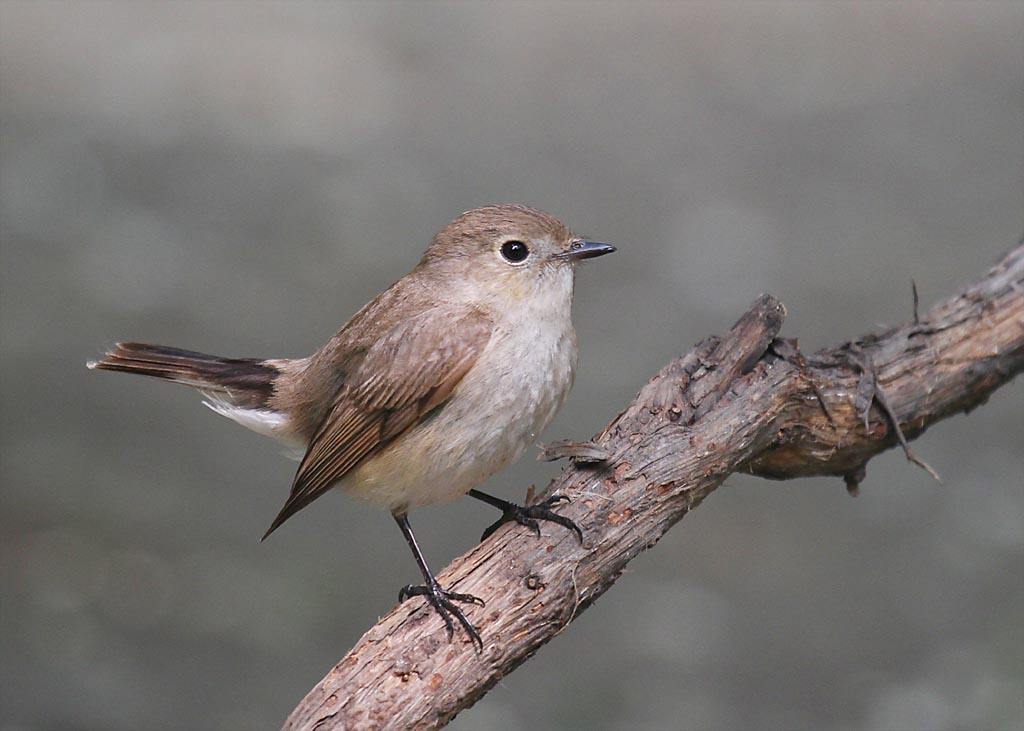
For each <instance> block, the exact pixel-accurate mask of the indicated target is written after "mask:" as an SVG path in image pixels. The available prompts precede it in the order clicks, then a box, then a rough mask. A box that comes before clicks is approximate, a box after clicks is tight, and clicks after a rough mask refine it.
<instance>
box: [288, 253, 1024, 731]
mask: <svg viewBox="0 0 1024 731" xmlns="http://www.w3.org/2000/svg"><path fill="white" fill-rule="evenodd" d="M915 310H916V307H915ZM784 316H785V309H784V308H783V306H782V305H781V304H780V303H779V302H777V301H776V300H775V299H774V298H772V297H770V296H767V295H763V296H761V297H760V298H759V299H758V300H757V301H755V303H754V304H753V306H752V307H751V309H750V310H749V311H748V312H747V313H746V314H745V315H743V317H742V318H741V319H740V320H739V322H737V324H736V325H735V326H734V327H733V329H732V330H731V331H730V332H729V334H728V335H727V336H725V337H724V338H722V339H718V338H709V339H707V340H705V341H703V342H701V343H700V344H698V345H697V346H696V347H695V348H694V349H693V350H692V351H690V352H689V353H688V354H686V355H684V356H682V357H680V358H678V359H676V360H674V361H672V362H670V363H669V364H667V365H666V366H665V367H664V368H662V369H661V371H660V372H659V373H658V374H657V375H655V376H654V378H652V379H651V381H650V382H648V383H647V385H645V386H644V387H643V389H641V391H640V393H639V394H637V396H636V398H635V399H634V400H633V402H632V403H630V404H629V405H628V406H627V407H626V409H625V410H624V411H623V412H622V413H621V414H619V415H618V416H617V417H615V418H614V419H613V420H612V421H611V423H610V424H609V425H608V426H607V427H605V428H604V429H603V430H602V431H601V432H600V433H599V434H598V435H597V436H596V437H595V438H594V439H593V440H592V441H591V442H587V443H585V444H582V445H574V444H572V443H563V444H561V445H559V447H558V448H557V449H556V450H555V451H554V453H555V454H556V455H557V454H561V455H576V456H578V457H579V459H576V460H575V461H574V462H573V464H572V465H571V466H569V467H568V468H566V469H565V470H564V471H563V472H562V473H561V474H560V475H559V476H558V477H557V478H556V479H555V480H554V481H553V482H552V483H551V485H550V486H549V487H548V489H547V490H546V491H545V493H544V494H543V495H541V496H540V497H541V498H543V497H544V496H546V495H549V494H553V493H559V494H563V495H566V496H569V497H570V498H571V499H572V502H571V503H570V504H567V505H565V506H563V507H561V508H559V512H561V513H562V514H563V515H566V516H567V517H569V518H571V519H573V520H574V521H576V522H577V523H578V524H579V525H580V526H581V527H582V528H583V530H584V534H585V536H586V540H585V543H584V544H583V545H580V544H579V543H578V542H577V540H576V538H575V536H574V535H573V534H572V533H571V532H570V531H567V530H565V529H563V528H561V527H559V526H553V525H545V526H544V527H543V535H542V538H540V539H538V538H537V537H536V536H535V535H534V534H533V533H532V532H530V531H529V530H527V529H525V528H523V527H521V526H515V525H510V526H505V527H502V528H501V529H499V530H498V531H497V532H496V533H495V534H494V535H493V536H491V537H490V538H489V539H488V540H486V541H484V542H483V543H481V544H480V545H478V546H476V547H474V548H472V549H471V550H470V551H469V552H467V553H466V554H465V555H464V556H462V557H460V558H458V559H456V560H455V561H454V562H453V563H452V564H451V565H450V566H448V568H446V569H445V570H444V572H443V573H442V574H441V576H440V579H441V582H442V584H443V585H445V586H447V587H452V588H454V589H455V590H456V591H460V592H466V593H470V594H475V595H476V596H479V597H481V598H482V599H484V600H485V602H486V607H485V608H476V607H468V609H467V612H468V614H469V616H470V618H471V620H472V621H473V623H474V624H475V625H476V627H477V629H478V630H479V631H480V634H481V635H482V636H483V638H484V647H483V651H482V652H480V653H477V652H476V651H475V649H474V646H473V645H472V644H471V643H469V642H468V641H467V640H466V639H465V637H464V636H460V635H456V637H455V640H454V641H452V642H449V641H448V639H447V636H446V635H445V632H444V627H443V625H442V623H441V620H440V619H439V618H438V617H437V616H436V615H435V613H434V612H433V611H432V610H431V609H430V608H429V607H427V606H426V604H425V602H423V601H421V600H414V601H409V602H406V603H405V604H402V605H399V606H397V607H395V608H394V609H393V610H392V611H391V612H390V613H389V614H388V615H387V616H385V617H384V618H382V619H381V620H380V621H379V622H378V623H377V625H376V626H374V627H373V628H371V629H370V630H369V631H368V632H367V633H366V634H365V635H364V636H363V637H362V639H360V641H359V642H358V644H357V645H356V646H355V647H354V648H353V649H352V650H351V651H350V652H349V653H348V654H347V655H346V656H345V657H344V658H343V659H342V660H341V661H340V662H339V663H338V664H337V665H336V666H335V667H334V668H333V669H332V670H331V671H330V672H329V673H328V674H327V676H326V677H325V678H324V679H323V680H322V681H321V682H320V683H319V684H318V685H317V686H316V687H315V688H313V690H311V691H310V692H309V694H308V695H307V696H306V698H305V699H304V700H303V701H302V703H301V704H300V705H299V706H298V707H297V708H296V709H295V711H294V712H293V713H292V715H291V716H290V717H289V719H288V721H287V722H286V724H285V727H284V728H285V729H286V730H287V731H299V730H300V729H301V730H303V731H312V730H313V729H316V730H318V731H329V730H330V731H334V730H336V729H378V728H409V729H433V728H439V727H441V726H443V725H444V724H445V723H447V722H448V721H449V720H451V719H452V718H453V717H454V716H455V715H456V714H457V713H458V712H459V711H461V710H463V709H465V708H468V707H469V706H471V705H472V704H473V703H474V702H475V701H476V700H477V699H478V698H480V697H481V696H482V695H483V694H484V693H486V692H487V691H488V690H489V689H490V688H491V687H492V686H494V684H495V683H497V682H498V681H499V680H500V679H501V678H502V677H503V676H505V675H506V674H508V673H509V672H511V671H512V670H514V669H515V668H516V667H517V666H519V665H520V664H522V663H523V662H524V661H525V660H527V659H528V658H529V657H530V656H532V655H533V654H534V653H535V652H536V651H537V650H538V649H539V648H540V647H541V646H542V645H543V644H545V643H546V642H548V641H550V640H551V639H552V638H553V637H555V636H556V635H557V634H559V633H560V632H561V631H562V630H564V629H565V628H566V627H567V626H568V625H569V623H571V622H572V621H573V619H574V618H575V617H577V616H579V614H580V613H581V612H582V611H583V610H585V609H586V608H587V607H588V606H589V605H590V604H591V603H593V601H594V600H595V599H597V597H599V596H601V594H603V593H604V592H605V591H606V590H607V589H608V588H609V587H611V585H612V584H613V583H614V582H615V580H616V579H617V578H618V576H619V575H620V573H621V572H622V570H623V568H624V567H625V566H626V564H627V563H629V561H630V560H632V559H633V558H634V557H635V556H636V555H637V554H639V553H640V552H641V551H643V550H645V549H647V548H650V547H651V546H653V545H654V544H655V543H657V541H658V539H659V538H661V536H662V535H663V534H664V533H665V531H667V530H668V529H669V528H670V527H671V526H672V525H674V524H675V523H676V522H678V521H679V520H680V519H681V518H682V517H683V516H684V515H686V513H687V512H689V511H690V510H691V509H693V508H694V507H696V506H697V505H699V504H700V502H701V501H702V500H704V498H705V497H707V495H708V494H709V493H710V492H711V491H712V490H714V489H715V488H716V487H718V486H719V485H720V484H722V482H723V481H724V480H725V479H726V478H727V477H728V476H729V475H730V474H731V473H733V472H735V471H744V472H749V473H752V474H756V475H761V476H763V477H768V478H772V479H789V478H793V477H803V476H809V475H837V476H842V477H843V478H844V479H845V480H846V483H847V487H848V488H849V489H850V490H851V491H855V490H856V486H857V484H858V483H859V482H860V481H861V480H862V479H863V477H864V467H865V465H866V463H867V461H868V460H869V459H871V457H873V456H874V455H876V454H878V453H879V452H881V451H883V450H885V449H889V448H891V447H893V446H896V445H902V447H903V448H904V450H905V451H906V453H907V456H908V458H910V459H911V460H913V461H915V462H917V463H918V464H919V465H921V466H922V467H925V468H926V469H929V471H930V468H928V467H927V465H925V464H924V463H923V462H921V461H920V460H918V459H917V458H916V457H915V456H914V455H913V454H912V453H911V452H910V449H909V446H908V445H907V441H906V440H909V439H913V438H914V437H916V436H918V435H919V434H921V433H922V432H924V431H925V430H926V429H927V428H928V427H929V426H931V425H932V424H934V423H936V422H937V421H939V420H941V419H943V418H946V417H948V416H951V415H953V414H955V413H958V412H961V411H964V412H967V411H970V410H971V409H973V408H974V407H976V406H978V405H980V404H982V403H984V402H985V400H986V399H987V398H988V396H989V394H991V393H992V391H994V390H995V389H996V388H998V387H999V386H1001V385H1003V384H1004V383H1007V382H1008V381H1009V380H1011V379H1012V378H1013V377H1014V376H1015V375H1016V374H1017V373H1018V372H1020V371H1021V370H1022V369H1024V244H1022V245H1019V246H1017V247H1016V248H1015V249H1014V250H1013V251H1011V252H1010V253H1008V254H1007V255H1006V256H1005V257H1004V258H1003V259H1002V261H1000V262H999V264H997V265H996V266H995V267H994V268H993V269H991V270H990V271H989V272H988V273H987V274H986V275H985V276H984V277H983V278H981V279H980V280H978V281H977V282H976V283H974V284H972V285H970V286H968V287H966V288H964V289H963V290H962V291H961V292H960V293H958V294H956V295H954V296H952V297H950V298H949V299H946V300H944V301H943V302H940V303H939V304H937V305H936V306H935V307H933V308H932V309H931V310H929V311H928V312H927V313H925V314H924V316H922V317H920V318H917V317H916V316H915V321H913V322H909V323H906V324H904V325H901V326H899V327H895V328H891V329H885V330H880V331H877V332H872V333H870V334H868V335H865V336H862V337H860V338H858V339H856V340H853V341H848V342H845V343H842V344H840V345H838V346H836V347H833V348H827V349H825V350H823V351H820V352H818V353H816V354H814V355H813V356H809V357H807V358H806V359H805V358H804V357H803V356H802V355H801V354H800V351H799V349H798V348H797V346H796V342H795V341H791V340H780V339H778V338H777V337H776V336H777V334H778V332H779V329H780V328H781V326H782V321H783V319H784ZM602 457H604V459H602Z"/></svg>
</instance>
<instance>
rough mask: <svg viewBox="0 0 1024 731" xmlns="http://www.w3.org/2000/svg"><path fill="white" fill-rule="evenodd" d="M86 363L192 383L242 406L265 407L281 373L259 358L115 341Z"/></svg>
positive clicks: (216, 397)
mask: <svg viewBox="0 0 1024 731" xmlns="http://www.w3.org/2000/svg"><path fill="white" fill-rule="evenodd" d="M87 365H88V366H89V368H96V369H99V370H104V371H121V372H122V373H137V374H139V375H142V376H151V377H153V378H159V379H161V380H164V381H171V382H172V383H180V384H182V385H185V386H191V387H192V388H195V389H198V390H200V391H202V392H203V393H206V394H209V395H211V396H213V397H214V398H215V399H216V400H217V401H220V402H222V403H225V404H230V405H232V406H237V407H241V408H243V409H261V408H265V407H266V406H267V403H268V401H269V400H270V397H271V396H272V395H273V392H274V380H275V379H276V378H277V376H278V375H279V374H280V371H279V370H278V369H277V367H276V366H274V365H272V364H271V363H270V362H268V361H265V360H259V359H258V358H221V357H218V356H215V355H206V354H205V353H196V352H194V351H191V350H181V349H180V348H170V347H167V346H166V345H149V344H147V343H118V344H117V345H115V346H114V347H113V348H112V349H111V350H110V351H109V352H108V353H107V354H106V355H104V356H103V357H102V358H100V359H99V360H96V361H90V362H89V363H88V364H87Z"/></svg>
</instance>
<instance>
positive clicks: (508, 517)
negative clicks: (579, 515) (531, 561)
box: [480, 495, 583, 545]
mask: <svg viewBox="0 0 1024 731" xmlns="http://www.w3.org/2000/svg"><path fill="white" fill-rule="evenodd" d="M488 497H490V496H488ZM492 500H494V501H495V502H492V503H491V504H492V505H494V506H495V507H496V508H499V509H500V510H501V517H500V518H498V520H496V521H495V522H494V524H493V525H491V526H489V527H488V528H487V530H485V531H484V534H483V535H482V536H480V540H481V541H484V540H486V539H487V537H488V536H489V535H491V534H492V533H494V531H496V530H498V528H500V527H501V526H503V525H505V523H510V522H513V521H514V522H516V523H519V525H525V526H526V527H527V528H529V529H530V530H532V531H533V532H534V533H536V534H537V537H538V538H539V537H540V524H539V523H538V522H537V521H539V520H546V521H549V522H551V523H558V525H560V526H562V527H564V528H568V529H569V530H571V531H572V532H573V533H575V534H576V538H578V539H579V541H580V544H581V545H582V544H583V531H582V530H580V527H579V526H578V525H576V523H575V522H573V521H572V520H570V519H569V518H566V517H565V516H564V515H559V514H558V513H556V512H555V511H553V510H552V509H551V508H553V507H555V506H556V505H561V504H562V503H567V502H569V498H567V497H566V496H565V495H552V496H551V497H549V498H548V499H547V500H544V501H543V502H539V503H537V504H536V505H516V504H515V503H510V502H508V501H506V500H500V499H498V498H492ZM498 503H501V504H500V505H499V504H498Z"/></svg>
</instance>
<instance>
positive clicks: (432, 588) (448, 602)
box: [398, 581, 484, 653]
mask: <svg viewBox="0 0 1024 731" xmlns="http://www.w3.org/2000/svg"><path fill="white" fill-rule="evenodd" d="M414 596H422V597H425V598H426V600H427V601H428V602H429V603H430V605H431V606H432V607H433V608H434V611H435V612H437V613H438V614H439V615H440V616H441V619H442V620H444V626H445V630H447V632H448V641H449V642H451V641H452V639H453V638H454V637H455V624H454V622H452V617H455V619H456V620H458V622H459V624H460V625H461V626H462V629H463V630H465V632H466V634H467V635H469V639H470V640H471V641H472V643H473V646H474V647H475V648H476V651H477V653H480V652H483V649H484V642H483V640H482V639H481V638H480V633H479V632H477V631H476V627H474V626H473V623H472V622H470V621H469V619H468V618H467V617H466V615H465V614H464V613H463V612H462V610H461V609H459V607H458V605H456V604H455V602H463V603H465V604H475V605H476V606H478V607H482V606H484V600H483V599H481V598H480V597H477V596H473V595H472V594H459V593H458V592H455V591H449V590H448V589H444V588H442V587H441V585H440V584H438V583H437V582H436V581H435V582H433V583H430V584H409V585H408V586H403V587H402V589H401V590H400V591H399V592H398V601H399V602H404V601H405V600H406V599H410V598H412V597H414Z"/></svg>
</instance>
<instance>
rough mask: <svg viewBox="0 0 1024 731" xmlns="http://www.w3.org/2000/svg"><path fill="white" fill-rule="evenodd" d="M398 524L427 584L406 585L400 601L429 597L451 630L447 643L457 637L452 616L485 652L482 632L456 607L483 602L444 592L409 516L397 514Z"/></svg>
mask: <svg viewBox="0 0 1024 731" xmlns="http://www.w3.org/2000/svg"><path fill="white" fill-rule="evenodd" d="M393 517H394V519H395V522H396V523H398V527H399V528H401V529H402V535H403V536H405V541H406V543H408V544H409V548H411V549H412V555H413V558H415V559H416V565H417V566H419V567H420V573H422V574H423V581H424V583H423V584H421V585H419V586H416V585H414V584H410V585H409V586H405V587H403V588H402V590H401V591H399V592H398V601H400V602H404V601H405V600H406V599H409V598H411V597H414V596H422V597H426V599H427V601H428V602H430V604H431V606H433V607H434V611H436V612H437V613H438V614H440V615H441V619H443V620H444V626H445V629H447V630H448V640H449V641H451V639H452V637H453V636H454V634H455V625H454V624H453V623H452V617H453V616H454V617H455V619H457V620H458V621H459V624H460V625H462V629H464V630H466V634H467V635H469V639H470V640H472V641H473V645H474V646H475V647H476V651H477V652H481V651H483V649H484V643H483V640H481V639H480V633H479V632H477V631H476V627H474V626H473V624H472V623H471V622H470V621H469V620H468V619H467V618H466V615H465V614H463V613H462V610H461V609H459V607H458V606H457V605H456V604H455V602H466V603H468V604H476V605H478V606H481V607H482V606H483V605H484V602H483V599H480V598H479V597H475V596H473V595H472V594H458V593H456V592H454V591H448V590H447V589H443V588H442V587H441V585H440V584H439V583H437V579H435V578H434V575H433V574H432V573H431V572H430V569H429V568H428V567H427V561H426V559H424V558H423V552H422V551H421V550H420V547H419V545H418V544H417V543H416V536H414V535H413V534H412V526H410V525H409V516H408V515H407V514H406V513H395V514H394V516H393Z"/></svg>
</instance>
